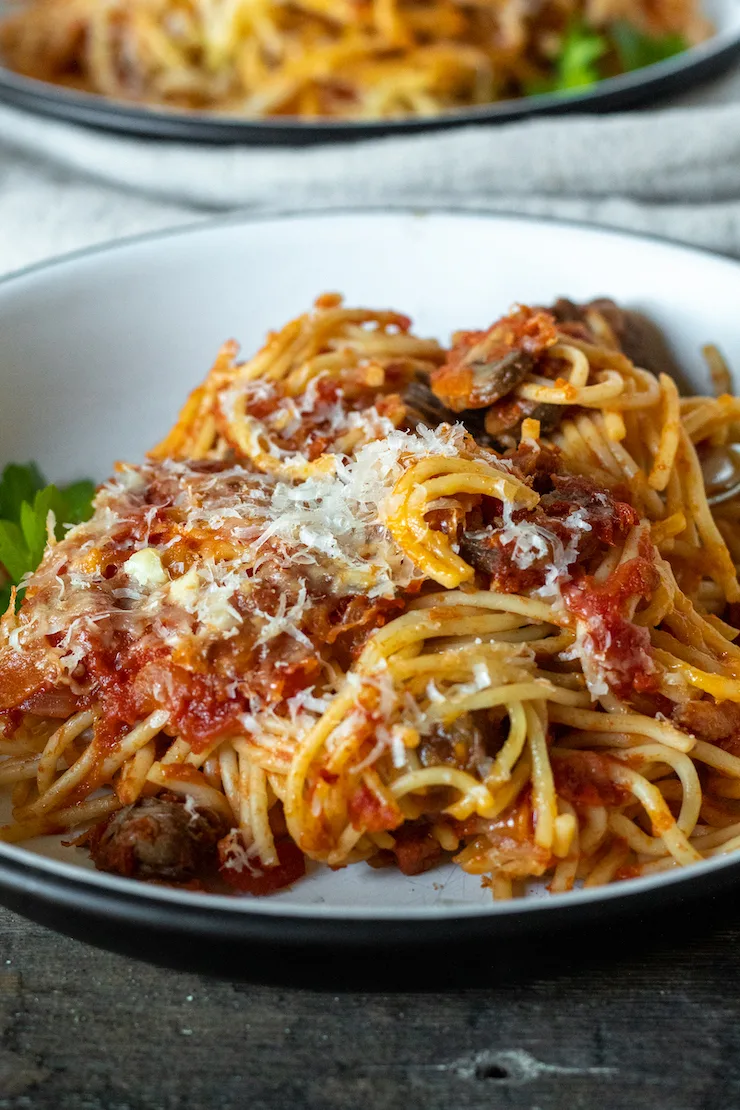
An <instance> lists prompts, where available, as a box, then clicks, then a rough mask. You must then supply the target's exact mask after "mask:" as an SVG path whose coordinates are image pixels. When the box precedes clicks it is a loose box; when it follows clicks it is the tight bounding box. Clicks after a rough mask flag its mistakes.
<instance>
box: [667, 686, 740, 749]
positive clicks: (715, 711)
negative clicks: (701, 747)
mask: <svg viewBox="0 0 740 1110" xmlns="http://www.w3.org/2000/svg"><path fill="white" fill-rule="evenodd" d="M672 717H673V721H674V722H675V724H677V725H678V726H679V728H682V729H685V731H686V732H690V733H691V734H692V736H696V737H698V738H699V739H700V740H707V741H709V743H710V744H718V745H719V747H721V748H724V750H725V751H727V752H730V753H731V754H732V755H740V705H737V704H736V702H734V701H719V702H715V701H710V700H709V699H706V700H705V699H702V700H701V701H687V702H685V703H684V705H677V706H676V708H675V709H674V710H673V714H672Z"/></svg>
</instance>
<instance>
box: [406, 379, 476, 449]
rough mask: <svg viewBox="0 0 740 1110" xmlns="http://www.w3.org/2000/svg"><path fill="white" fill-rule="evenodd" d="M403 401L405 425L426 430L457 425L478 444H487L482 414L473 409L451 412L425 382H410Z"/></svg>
mask: <svg viewBox="0 0 740 1110" xmlns="http://www.w3.org/2000/svg"><path fill="white" fill-rule="evenodd" d="M403 401H404V404H405V405H406V423H407V425H409V426H410V427H411V428H415V427H416V426H417V425H418V424H424V425H426V427H427V428H437V427H438V426H439V425H440V424H457V423H459V424H462V425H463V427H464V428H465V429H466V431H468V432H470V434H471V435H472V436H473V438H474V439H475V440H476V441H477V442H478V443H481V444H483V445H484V446H485V445H487V444H488V442H489V440H488V436H487V435H486V430H485V427H484V414H483V413H482V412H480V411H478V410H475V409H467V410H463V411H462V412H453V411H452V409H449V408H447V406H446V405H443V404H442V402H441V401H440V399H439V397H437V396H435V394H434V393H432V390H431V389H430V387H429V386H428V385H427V384H426V382H423V381H414V382H411V384H410V385H409V386H407V388H406V390H405V392H404V394H403Z"/></svg>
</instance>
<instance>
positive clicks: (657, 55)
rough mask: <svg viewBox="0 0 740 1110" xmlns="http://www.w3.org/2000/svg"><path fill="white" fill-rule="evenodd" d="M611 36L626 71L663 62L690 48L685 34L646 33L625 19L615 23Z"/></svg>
mask: <svg viewBox="0 0 740 1110" xmlns="http://www.w3.org/2000/svg"><path fill="white" fill-rule="evenodd" d="M610 36H611V39H612V42H613V43H614V48H615V49H616V51H617V55H618V56H619V61H620V62H621V65H622V68H623V69H624V70H625V71H626V72H630V71H631V70H633V69H643V67H644V66H651V65H654V64H655V63H656V62H663V61H665V59H666V58H672V57H673V56H674V54H681V53H682V52H683V51H684V50H688V48H689V44H688V42H687V41H686V39H685V38H684V37H683V35H658V36H656V35H646V34H645V33H644V32H643V31H640V30H638V29H637V27H633V26H632V24H631V23H626V22H624V20H620V21H619V22H618V23H615V24H613V26H612V27H611V28H610Z"/></svg>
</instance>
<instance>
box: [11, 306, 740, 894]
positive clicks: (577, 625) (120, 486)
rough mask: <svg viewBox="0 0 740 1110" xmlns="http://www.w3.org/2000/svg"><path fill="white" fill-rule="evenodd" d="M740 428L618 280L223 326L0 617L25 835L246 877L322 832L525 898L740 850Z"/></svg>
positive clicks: (199, 878)
mask: <svg viewBox="0 0 740 1110" xmlns="http://www.w3.org/2000/svg"><path fill="white" fill-rule="evenodd" d="M637 350H640V352H641V355H640V360H639V362H642V363H643V365H640V364H639V362H637V361H633V360H632V357H631V356H632V355H635V357H636V351H637ZM646 362H647V363H649V364H651V365H644V363H646ZM711 371H712V378H713V380H714V381H715V383H717V384H718V385H719V386H720V387H721V388H722V389H724V388H725V387H726V385H727V384H728V382H729V373H728V371H727V368H726V367H725V366H724V363H723V362H722V358H721V355H720V354H719V352H718V351H716V350H715V349H713V350H712V353H711ZM739 438H740V401H738V400H737V399H736V398H734V397H732V396H731V395H730V394H728V393H726V392H722V393H721V394H720V395H718V396H706V397H691V398H681V397H680V396H679V393H678V391H677V389H676V386H675V384H674V381H673V379H672V378H671V377H670V375H669V374H668V373H666V372H664V371H663V370H662V369H661V367H660V366H658V365H656V364H655V363H654V359H653V358H651V357H650V356H649V352H648V350H647V348H646V347H645V344H644V342H642V341H641V337H640V331H639V320H638V319H637V318H636V317H634V316H632V315H630V314H627V313H624V312H622V311H621V310H619V309H618V308H617V306H616V305H614V304H613V303H612V302H610V301H603V300H602V301H594V302H592V303H591V304H588V305H575V304H573V303H571V302H569V301H558V302H557V303H556V304H555V305H554V306H552V307H551V308H549V309H544V308H529V307H518V308H515V309H514V310H513V311H512V312H511V313H510V314H509V315H508V316H505V317H503V318H502V319H500V320H498V321H496V322H495V323H494V324H493V325H491V326H490V327H489V328H486V329H484V330H479V331H466V332H459V333H457V334H456V335H454V336H453V338H452V342H451V345H450V346H449V348H443V347H441V346H440V345H439V344H438V343H437V342H436V341H434V340H427V339H422V338H418V337H416V336H415V335H414V334H413V333H412V332H411V330H410V321H409V320H408V318H407V317H405V316H402V315H400V314H399V313H397V312H390V311H369V310H364V309H351V308H346V307H344V305H343V304H342V302H341V299H340V298H339V297H338V296H335V295H325V296H323V297H321V298H319V300H318V301H317V302H316V305H315V306H314V308H313V309H312V310H311V311H310V312H308V313H307V314H305V315H303V316H301V317H299V318H298V319H296V320H293V321H291V322H290V323H289V324H287V325H286V326H285V327H284V328H282V329H281V330H280V331H278V332H276V333H273V334H271V335H270V337H269V339H268V341H267V344H266V346H265V347H264V348H263V349H262V350H261V351H260V352H258V353H257V354H256V355H255V356H254V357H253V358H251V359H250V360H248V361H246V362H240V361H238V358H237V349H236V347H235V345H234V344H226V345H225V347H224V348H223V349H222V351H221V353H220V354H219V356H218V358H217V360H216V363H215V365H214V367H213V369H212V371H211V372H210V374H209V375H208V377H207V378H206V379H205V381H204V383H203V384H202V385H201V386H200V387H199V388H197V389H196V390H195V391H194V392H193V393H192V394H191V396H190V398H189V399H188V401H187V403H186V404H185V407H184V408H183V410H182V412H181V414H180V417H179V419H178V421H177V422H176V424H175V426H174V427H173V429H172V430H171V431H170V432H169V434H168V435H167V436H166V437H165V439H164V440H162V442H161V443H160V444H159V445H158V446H156V447H155V448H154V449H153V450H152V452H151V453H150V456H149V458H148V460H147V461H146V462H144V463H143V464H140V465H129V464H119V466H118V467H117V469H116V473H115V475H114V477H113V478H112V479H111V480H110V481H109V482H107V483H106V484H104V485H103V486H102V487H101V488H100V490H99V491H98V494H97V497H96V500H95V507H94V512H93V516H92V518H91V519H90V520H89V521H88V522H86V523H83V524H79V525H76V526H75V527H74V528H72V529H71V530H70V531H69V532H68V533H67V535H66V536H65V537H64V538H63V539H61V540H59V541H56V540H55V537H54V529H53V526H50V528H49V536H50V541H49V545H48V546H47V550H46V552H45V554H44V557H43V561H42V563H41V566H40V567H39V569H38V570H37V571H36V572H35V573H34V574H32V575H31V576H30V577H29V578H28V579H27V580H26V582H25V596H24V597H23V600H22V603H21V604H20V605H19V607H17V609H16V605H15V604H14V603H11V606H10V607H9V609H8V611H7V612H6V614H5V616H4V617H3V618H2V625H1V627H0V784H2V785H3V786H4V788H5V789H6V791H8V792H9V794H10V795H12V797H11V808H12V821H11V823H10V824H8V825H7V826H5V827H4V828H3V829H2V832H1V833H0V835H1V836H2V837H3V838H4V839H5V840H11V841H23V840H25V839H27V838H29V837H33V836H36V835H38V834H41V833H50V832H59V831H62V830H70V831H71V830H73V831H74V833H75V836H76V840H75V841H74V842H75V843H76V844H78V845H79V846H80V847H81V849H85V850H88V851H89V852H90V853H91V854H92V857H93V859H94V861H95V863H96V864H97V866H98V867H101V868H103V869H105V870H110V871H117V872H119V873H121V874H124V875H128V876H132V877H135V878H140V879H155V880H158V881H170V882H190V883H196V884H200V885H201V886H204V887H205V888H207V889H218V888H219V884H223V883H228V884H230V885H231V886H232V887H235V888H236V889H238V890H241V891H244V892H249V893H253V894H266V893H269V892H271V891H273V890H277V889H280V888H282V887H284V886H286V885H289V884H290V883H291V882H293V881H295V880H297V879H298V878H299V877H300V876H301V875H302V874H303V872H304V870H305V866H306V860H312V861H316V862H317V863H319V864H328V865H329V866H331V867H334V868H338V867H344V866H345V865H348V864H352V863H356V862H358V861H367V862H368V863H369V864H371V865H372V866H374V867H381V866H396V867H398V868H400V869H401V870H402V871H403V872H404V873H406V874H416V873H418V872H420V871H423V870H426V869H427V868H428V867H431V866H433V865H435V864H437V863H438V862H440V861H443V860H450V859H452V860H454V862H455V863H456V864H457V865H459V866H460V867H461V868H463V869H464V870H465V871H467V872H469V873H471V874H473V875H479V876H481V878H482V881H483V883H484V884H485V885H486V886H489V887H490V889H491V891H492V893H493V895H494V896H495V897H497V898H507V897H511V896H512V895H514V894H517V893H521V892H522V891H524V890H525V889H526V886H527V883H529V882H530V881H533V880H538V879H542V878H543V877H544V878H545V879H546V880H547V881H548V883H549V886H550V889H551V890H552V891H555V892H564V891H567V890H570V889H571V888H572V887H573V886H574V885H575V884H585V885H586V886H596V885H599V884H604V883H608V882H611V881H614V880H618V879H625V878H629V877H632V876H637V875H643V874H650V873H652V872H655V871H660V870H665V869H669V868H673V867H682V866H685V865H688V864H693V863H696V862H699V861H701V860H704V859H708V858H711V857H713V856H715V855H718V854H723V853H726V852H731V851H733V850H734V849H735V848H736V847H738V846H740V646H738V644H737V643H736V640H737V637H738V625H739V624H740V584H739V583H738V576H737V563H738V559H740V527H739V521H740V492H739V491H740V475H738V471H737V470H736V469H735V468H734V459H735V448H736V445H737V442H738V439H739ZM52 541H54V542H52ZM14 600H15V599H14Z"/></svg>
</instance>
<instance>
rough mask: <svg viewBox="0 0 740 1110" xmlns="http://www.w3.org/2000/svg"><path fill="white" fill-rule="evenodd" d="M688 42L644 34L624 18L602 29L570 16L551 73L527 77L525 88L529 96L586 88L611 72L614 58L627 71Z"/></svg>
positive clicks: (668, 54) (679, 49)
mask: <svg viewBox="0 0 740 1110" xmlns="http://www.w3.org/2000/svg"><path fill="white" fill-rule="evenodd" d="M688 45H689V44H688V43H687V41H686V40H685V39H684V38H683V36H682V35H673V34H670V35H658V36H655V35H646V34H645V33H644V32H643V31H640V30H638V29H637V27H633V26H632V24H631V23H627V22H625V21H624V20H619V21H618V22H615V23H613V24H611V25H610V26H609V27H608V28H606V29H605V30H604V31H603V33H602V32H597V31H594V30H593V29H592V28H590V27H588V26H587V25H586V24H585V23H584V22H583V20H579V19H574V20H572V21H571V23H570V24H569V26H568V28H567V30H566V31H565V34H564V35H563V39H562V42H561V45H560V51H559V53H558V55H557V57H556V58H554V59H553V63H552V66H553V69H552V73H551V74H550V75H549V76H548V77H540V78H537V79H536V80H534V81H531V82H530V83H529V84H528V86H527V89H526V91H527V93H528V94H529V95H530V96H531V95H534V94H536V93H548V92H573V91H577V90H579V89H583V88H588V87H589V86H590V85H595V84H596V82H597V81H601V80H602V78H604V77H606V76H608V75H609V73H610V72H614V69H613V62H614V61H615V60H616V62H618V69H619V71H621V72H624V73H629V72H631V71H632V70H635V69H643V68H644V67H645V66H649V65H653V64H654V63H655V62H662V61H665V59H666V58H671V57H673V55H674V54H680V53H681V52H682V51H683V50H687V49H688Z"/></svg>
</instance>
